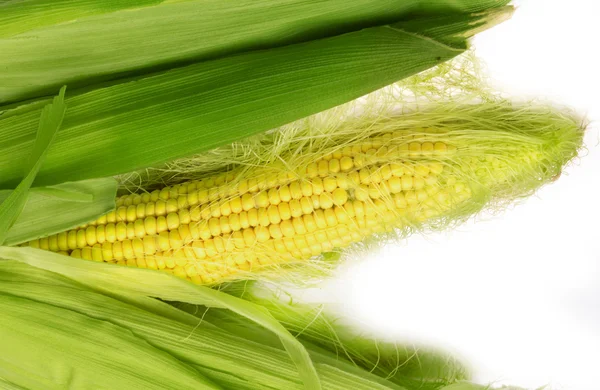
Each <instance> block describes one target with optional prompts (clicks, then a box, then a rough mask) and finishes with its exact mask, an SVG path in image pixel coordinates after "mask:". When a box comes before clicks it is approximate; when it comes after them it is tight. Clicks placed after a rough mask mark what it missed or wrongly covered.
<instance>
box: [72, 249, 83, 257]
mask: <svg viewBox="0 0 600 390" xmlns="http://www.w3.org/2000/svg"><path fill="white" fill-rule="evenodd" d="M71 257H74V258H76V259H81V249H74V250H73V251H72V252H71Z"/></svg>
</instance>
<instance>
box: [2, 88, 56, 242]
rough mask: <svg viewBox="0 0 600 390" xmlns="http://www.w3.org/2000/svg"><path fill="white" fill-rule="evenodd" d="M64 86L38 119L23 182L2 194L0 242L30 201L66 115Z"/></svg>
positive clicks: (4, 238) (24, 166)
mask: <svg viewBox="0 0 600 390" xmlns="http://www.w3.org/2000/svg"><path fill="white" fill-rule="evenodd" d="M65 90H66V87H63V88H62V89H61V90H60V93H59V94H58V96H56V97H55V98H54V99H52V103H50V104H48V105H47V106H45V107H44V108H43V110H42V115H41V117H40V119H39V125H38V128H37V132H36V135H35V142H34V144H33V150H32V151H31V154H30V156H29V159H28V160H27V162H26V163H25V164H24V165H23V170H22V172H24V177H23V178H22V180H21V182H20V183H19V185H18V186H17V188H15V190H14V191H11V192H10V193H9V194H6V196H4V197H2V194H0V245H3V244H4V243H6V242H7V238H8V233H9V230H10V229H11V228H12V227H13V225H14V224H15V223H16V222H17V219H18V217H19V215H20V214H21V212H22V211H23V209H24V208H25V206H26V204H27V197H28V195H29V190H30V188H31V185H32V184H33V181H34V180H35V178H36V176H37V174H38V172H39V171H40V168H41V166H42V164H43V163H44V161H45V160H46V155H47V154H48V149H49V148H50V146H51V145H52V142H53V141H54V139H55V138H56V133H57V132H58V129H59V128H60V125H61V123H62V121H63V118H64V116H65V110H66V107H65Z"/></svg>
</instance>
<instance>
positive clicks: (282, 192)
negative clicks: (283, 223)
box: [279, 185, 292, 202]
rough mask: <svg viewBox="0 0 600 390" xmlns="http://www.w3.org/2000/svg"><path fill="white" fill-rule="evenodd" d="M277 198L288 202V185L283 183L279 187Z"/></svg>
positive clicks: (289, 198) (289, 194) (290, 195)
mask: <svg viewBox="0 0 600 390" xmlns="http://www.w3.org/2000/svg"><path fill="white" fill-rule="evenodd" d="M279 199H281V201H282V202H289V201H290V200H291V199H292V194H291V192H290V187H289V186H287V185H285V186H282V187H281V188H279Z"/></svg>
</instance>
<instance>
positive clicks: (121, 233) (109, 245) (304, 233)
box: [29, 103, 582, 284]
mask: <svg viewBox="0 0 600 390" xmlns="http://www.w3.org/2000/svg"><path fill="white" fill-rule="evenodd" d="M445 109H446V108H441V110H442V111H443V110H445ZM452 110H453V112H454V114H453V115H454V117H455V118H457V119H454V120H448V119H440V118H444V116H441V115H440V114H441V112H435V110H433V111H431V112H428V113H425V114H421V113H416V114H414V115H415V117H418V116H420V115H421V116H422V118H423V119H424V118H429V119H428V120H431V121H432V122H431V123H432V126H431V127H424V128H419V129H407V128H406V126H409V125H408V124H409V123H412V122H413V121H416V118H414V117H413V118H411V116H410V115H405V116H391V117H390V118H384V119H379V120H378V121H375V122H374V123H371V128H370V130H369V131H368V132H365V131H364V130H363V129H360V130H358V133H357V135H358V137H357V139H353V140H350V141H348V140H346V141H342V138H341V137H338V138H337V139H336V138H334V139H332V140H331V141H330V142H329V143H325V145H326V146H321V148H320V150H318V151H316V150H314V148H315V146H314V145H313V149H312V150H311V148H310V146H309V145H306V149H304V150H296V151H295V153H296V154H294V155H287V156H282V159H283V160H284V161H285V162H286V164H285V165H284V164H281V163H272V164H267V165H265V166H262V167H257V168H254V169H247V168H243V167H242V168H238V169H237V170H236V169H234V170H232V171H229V172H225V173H221V174H217V175H212V176H207V177H204V178H202V179H200V180H195V181H191V182H185V183H182V184H179V185H175V186H172V187H166V188H163V189H161V190H155V191H152V192H149V193H142V194H131V195H126V196H122V197H120V198H118V199H117V202H116V205H117V208H116V210H114V211H113V212H111V213H109V214H107V215H105V216H103V217H102V218H100V219H98V220H96V221H94V222H92V223H90V224H88V225H86V226H81V227H80V228H78V229H74V230H71V231H68V232H62V233H59V234H57V235H53V236H50V237H47V238H42V239H40V240H35V241H32V242H30V243H29V245H30V246H33V247H37V248H42V249H46V250H52V251H55V252H60V253H63V254H68V255H70V256H72V257H78V258H83V259H86V260H94V261H103V262H109V263H113V264H119V265H129V266H135V267H142V268H150V269H157V270H162V271H167V272H170V273H173V274H175V275H177V276H180V277H183V278H186V279H188V280H192V281H193V282H196V283H200V284H213V283H221V282H223V281H226V280H230V279H233V278H244V277H249V275H251V273H250V271H252V272H254V271H257V270H260V269H262V268H269V267H273V266H279V265H284V264H289V263H296V262H300V261H306V260H308V259H309V258H311V257H314V256H318V255H320V254H322V253H323V252H329V251H332V250H334V249H336V248H344V247H347V246H349V245H350V244H352V243H356V242H360V241H362V240H364V239H366V238H368V237H370V236H373V235H381V234H386V233H391V232H394V231H395V232H399V233H400V234H401V235H406V234H408V233H410V232H412V231H418V230H423V229H427V228H431V227H438V228H439V227H441V226H446V225H449V224H453V223H457V222H460V221H461V220H463V219H464V218H465V217H468V216H469V215H471V214H473V213H475V212H477V211H479V210H481V209H482V208H483V207H484V206H486V205H489V206H491V207H494V206H495V205H497V204H502V202H504V203H506V202H508V201H512V200H514V199H515V198H517V197H520V196H524V195H526V194H529V193H530V192H531V191H533V190H535V189H536V188H538V187H539V186H540V185H542V184H544V183H546V182H547V181H548V180H550V179H551V178H552V177H554V176H555V175H557V174H558V173H560V171H561V169H562V166H563V165H564V164H565V163H566V162H568V161H569V160H570V159H571V158H573V157H574V156H575V155H576V153H577V148H578V147H579V145H580V143H581V137H582V132H581V130H580V128H579V125H578V124H577V123H575V122H573V121H572V119H570V118H565V117H562V116H560V115H557V116H554V117H551V116H549V115H547V114H544V115H546V116H545V117H543V119H541V118H540V117H539V116H538V115H539V113H537V112H536V111H535V110H530V111H529V112H528V113H525V111H521V110H518V109H515V108H513V107H511V106H507V105H503V104H502V103H490V104H482V105H478V106H464V107H452ZM404 121H406V123H407V124H406V125H405V124H403V122H404ZM419 122H421V123H426V122H427V120H421V121H419ZM433 123H435V125H433ZM481 123H486V128H481V127H480V126H481ZM547 125H549V126H551V127H550V128H549V127H548V126H547ZM361 134H362V135H361ZM347 136H348V134H346V137H347Z"/></svg>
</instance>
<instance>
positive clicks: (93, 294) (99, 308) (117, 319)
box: [0, 261, 405, 390]
mask: <svg viewBox="0 0 600 390" xmlns="http://www.w3.org/2000/svg"><path fill="white" fill-rule="evenodd" d="M80 262H82V261H80ZM24 287H26V288H24ZM221 294H223V293H221ZM2 296H8V297H12V298H17V297H18V298H19V299H22V300H23V301H22V302H35V303H36V304H43V305H44V307H47V308H48V310H47V311H46V312H45V313H43V315H38V316H32V317H31V318H28V319H18V320H17V321H21V320H23V321H28V322H29V323H28V324H27V326H31V327H33V326H34V324H35V323H42V324H41V326H40V328H42V329H44V330H47V333H45V335H47V336H48V337H53V336H54V332H53V331H52V330H51V329H47V328H45V324H44V317H45V316H48V317H50V320H49V322H51V323H54V322H55V321H56V320H55V319H54V318H52V317H53V316H54V315H60V314H61V313H64V312H65V311H69V312H74V313H77V315H78V316H77V317H79V316H85V317H87V319H85V318H81V322H80V323H78V324H77V325H78V326H77V329H76V330H75V334H76V335H77V334H78V333H79V332H81V329H85V325H86V322H87V321H90V323H92V324H94V323H96V322H98V321H104V322H106V323H107V324H110V326H106V327H105V329H104V330H105V331H106V332H109V333H111V335H112V334H113V333H115V332H113V329H118V330H121V329H124V330H128V331H129V332H130V333H131V334H132V335H133V336H135V338H136V339H139V340H142V341H145V342H147V343H148V344H149V345H150V346H152V347H154V350H148V351H147V352H148V353H150V354H151V355H154V353H155V352H156V351H158V352H159V356H161V353H162V352H166V353H168V354H169V355H170V356H172V357H173V358H175V359H177V360H179V361H180V362H182V363H184V364H185V365H186V366H188V367H193V368H194V369H195V370H196V371H197V372H199V373H200V374H202V375H204V376H206V377H207V378H208V379H209V380H211V381H212V382H213V383H215V384H216V385H218V386H222V387H223V388H225V389H236V390H259V389H260V390H264V389H273V390H275V389H277V390H279V389H286V390H300V389H302V388H305V389H309V390H312V389H315V387H312V386H311V385H310V384H308V385H306V384H305V385H304V386H303V384H302V382H301V380H300V377H299V375H298V372H297V370H296V368H295V366H294V364H293V362H292V361H291V360H290V358H289V357H288V355H287V354H286V352H285V351H284V350H283V349H282V347H281V345H280V344H279V345H276V344H277V343H271V344H265V343H264V342H263V341H264V337H260V336H259V337H255V336H254V335H253V334H249V333H248V334H238V333H237V332H236V331H229V330H228V329H227V325H228V324H226V323H224V322H223V321H220V320H219V319H216V320H215V321H212V319H211V320H210V321H208V320H205V319H202V320H201V321H199V320H198V318H196V317H193V316H191V315H189V314H186V313H185V312H183V311H181V310H178V309H175V308H173V307H172V306H171V305H168V304H166V303H164V302H161V301H159V300H156V299H149V298H148V299H147V300H146V302H145V304H144V305H139V303H140V300H139V298H140V297H142V296H141V295H138V294H137V293H135V292H132V291H128V290H124V291H123V294H122V295H120V296H115V297H112V296H111V297H109V296H108V295H107V294H103V293H102V292H100V291H97V290H95V289H94V288H90V286H85V285H82V284H79V283H77V282H75V281H73V280H71V279H68V278H66V277H64V276H61V275H58V274H55V273H52V272H48V271H45V270H42V269H38V268H35V267H31V266H29V265H26V264H22V263H18V262H13V261H4V262H0V297H2ZM126 297H127V298H126ZM132 298H134V299H132ZM150 301H152V302H153V304H149V303H150ZM0 302H2V299H1V298H0ZM0 306H1V303H0ZM29 308H30V309H34V308H32V307H31V305H29ZM50 308H56V311H55V312H53V311H52V310H51V309H50ZM210 311H211V312H215V311H219V312H222V311H226V310H219V309H211V310H210ZM175 312H176V313H175ZM6 314H7V315H5V316H6V317H8V318H5V321H6V323H7V324H9V327H10V324H12V323H15V322H14V320H13V318H12V317H13V311H12V309H11V310H9V311H8V312H7V313H6ZM242 320H243V321H240V323H243V325H244V326H246V327H248V328H252V329H254V328H257V327H258V325H257V324H255V323H253V322H251V321H250V320H248V319H242ZM225 321H227V320H225ZM69 326H70V325H69V324H67V325H66V327H67V329H69ZM73 326H75V325H73ZM11 331H12V330H11ZM56 332H57V333H58V334H59V335H60V334H61V332H62V328H59V329H57V330H56ZM102 337H103V336H102V334H101V333H99V334H98V335H97V337H96V338H93V339H92V340H91V341H90V342H86V341H81V342H80V343H79V344H76V343H72V344H71V343H69V347H70V351H71V353H72V354H76V355H79V356H81V355H82V354H87V352H86V351H87V350H92V351H93V347H90V346H88V345H86V344H88V343H91V344H93V343H94V342H95V341H96V340H101V339H102ZM45 342H46V340H45V338H44V340H40V344H42V345H44V344H45ZM306 347H307V348H312V346H310V345H307V346H306ZM0 348H1V347H0ZM309 350H310V353H311V355H315V354H316V353H318V355H319V357H318V358H319V362H318V363H317V364H316V367H315V368H316V371H317V373H318V375H319V378H320V380H321V382H322V385H323V388H325V389H328V390H348V389H353V390H376V389H381V390H384V389H395V390H405V389H404V388H402V387H399V386H396V385H394V384H393V383H391V382H390V381H388V380H386V379H385V378H381V377H378V376H376V375H373V374H371V373H369V372H368V371H367V370H364V369H360V368H357V367H355V366H353V365H352V364H351V363H350V362H348V361H346V360H344V359H343V357H340V358H338V357H336V356H335V355H333V354H328V356H329V357H328V358H325V357H324V355H323V354H322V353H320V352H316V351H315V350H312V349H309ZM93 352H95V354H94V355H93V356H92V359H94V362H95V361H96V360H106V359H110V357H111V353H112V351H108V353H107V354H104V353H103V351H102V350H98V351H93ZM35 353H36V350H31V349H29V350H25V351H19V354H22V355H20V356H19V355H17V354H14V355H11V353H10V351H9V353H8V354H7V355H6V356H8V357H9V362H6V361H3V360H2V359H1V358H0V370H2V367H3V366H6V365H9V366H10V365H11V364H12V365H14V366H16V367H18V368H20V367H30V368H31V371H33V372H34V373H36V371H38V370H39V368H38V370H36V369H35V368H36V367H40V366H41V367H43V364H44V362H43V361H40V360H37V359H36V358H35V357H34V358H33V362H31V361H30V359H29V358H28V354H35ZM122 355H123V356H121V357H120V358H121V360H120V361H123V360H126V361H131V365H132V366H139V365H141V371H140V382H139V384H140V386H134V387H136V388H137V387H142V384H143V383H144V381H147V380H148V378H147V375H148V371H147V370H146V367H145V366H144V360H145V359H144V356H143V355H142V353H140V352H139V351H138V350H126V348H123V350H122ZM16 356H18V357H19V358H18V359H15V358H14V357H16ZM11 357H13V358H12V359H10V358H11ZM52 364H53V365H54V366H55V367H60V368H61V369H63V370H67V369H69V368H75V369H77V368H79V366H80V364H81V363H80V361H79V360H74V359H73V358H71V356H62V355H55V356H54V359H53V362H52ZM126 366H129V364H126ZM83 369H84V370H85V369H86V367H84V368H83ZM100 369H102V370H103V373H104V376H106V378H105V379H104V380H105V381H106V383H107V384H106V385H105V386H111V385H112V386H113V387H112V388H123V387H119V386H116V382H115V381H116V380H118V379H119V378H118V376H119V370H118V368H113V367H112V366H111V364H110V360H109V361H108V362H107V363H106V364H105V366H104V367H100ZM41 371H43V372H45V371H46V370H41ZM161 371H165V370H162V369H161ZM128 372H129V371H125V374H127V373H128ZM26 374H27V372H25V376H24V377H19V376H18V374H17V372H13V377H12V378H11V379H12V380H14V383H17V384H22V383H23V382H26V381H28V380H29V377H28V376H27V375H26ZM36 374H37V373H36ZM165 374H168V372H165ZM173 375H178V372H174V373H173ZM150 376H151V377H152V373H150ZM159 380H162V378H159ZM97 381H98V375H91V376H89V377H87V376H83V375H82V376H80V382H79V385H80V387H84V385H87V388H97V387H98V385H97V383H96V382H97ZM112 382H115V384H113V383H112ZM102 383H103V382H102ZM159 383H160V382H159ZM48 388H51V387H48ZM126 388H131V387H126Z"/></svg>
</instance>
